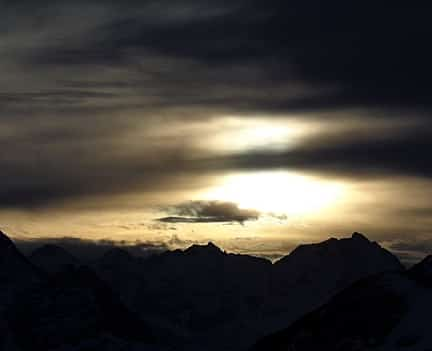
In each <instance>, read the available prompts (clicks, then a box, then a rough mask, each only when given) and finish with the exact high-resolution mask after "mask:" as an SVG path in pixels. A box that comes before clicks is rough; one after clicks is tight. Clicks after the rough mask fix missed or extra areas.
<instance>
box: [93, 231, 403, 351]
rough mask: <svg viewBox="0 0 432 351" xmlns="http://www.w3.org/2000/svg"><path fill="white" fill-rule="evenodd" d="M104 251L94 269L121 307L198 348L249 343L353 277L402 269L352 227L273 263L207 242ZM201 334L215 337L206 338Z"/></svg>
mask: <svg viewBox="0 0 432 351" xmlns="http://www.w3.org/2000/svg"><path fill="white" fill-rule="evenodd" d="M109 257H110V260H108V263H106V262H105V261H106V258H102V259H101V260H100V261H99V262H98V263H97V264H96V265H95V267H97V268H96V270H97V271H98V272H99V274H100V275H101V277H103V279H105V280H106V281H108V282H109V283H110V284H111V286H112V288H113V289H114V290H116V291H118V292H119V294H121V296H122V297H123V301H125V303H126V304H127V305H128V306H129V308H131V309H132V310H135V311H138V312H140V314H141V315H142V316H143V318H144V317H150V319H151V320H153V321H157V322H158V323H159V324H160V325H161V326H164V327H167V328H170V329H171V330H173V331H174V332H176V333H179V334H181V335H185V336H188V335H189V337H190V338H191V339H192V340H193V343H194V344H193V345H191V346H190V347H192V346H195V347H196V348H198V349H199V348H200V347H201V348H202V347H206V348H207V349H220V348H223V349H226V350H228V349H237V348H239V347H242V346H245V345H247V344H251V343H252V342H253V339H254V336H255V338H258V337H259V336H262V335H265V334H266V333H269V332H272V331H275V330H278V329H280V328H283V327H285V326H286V325H287V324H289V323H291V322H293V321H294V320H295V319H297V318H299V317H300V316H302V315H303V314H304V313H306V312H308V311H311V310H313V309H314V308H315V307H317V306H319V305H321V304H323V303H325V302H326V301H327V300H328V299H329V298H330V297H331V296H332V295H334V294H335V293H337V292H338V291H340V290H341V289H343V288H345V287H347V286H349V285H350V284H351V283H352V282H354V281H356V280H358V279H361V278H363V277H366V276H368V275H370V274H375V273H380V272H385V271H400V270H402V269H403V267H402V266H401V264H400V263H399V261H398V260H397V258H396V257H394V256H393V255H392V254H390V253H389V252H388V251H386V250H384V249H383V248H381V247H380V246H379V245H378V244H376V243H373V242H370V241H369V240H368V239H366V237H364V236H363V235H361V234H359V233H354V234H353V235H352V237H351V238H347V239H341V240H337V239H330V240H327V241H324V242H322V243H319V244H311V245H302V246H300V247H298V248H297V249H295V250H294V251H293V252H292V253H291V254H290V255H288V256H286V257H284V258H283V259H281V260H280V261H278V262H277V263H275V264H274V265H272V264H271V263H270V262H269V261H267V260H264V259H259V258H256V257H250V256H247V255H234V254H228V253H225V252H223V251H222V250H221V249H219V248H218V247H217V246H215V245H214V244H212V243H209V244H207V245H192V246H191V247H189V248H188V249H186V250H184V251H182V250H175V251H171V252H165V253H162V254H160V255H155V256H152V257H150V258H148V259H146V260H141V259H137V258H134V257H132V256H130V255H128V254H127V253H124V252H123V253H120V252H118V253H117V254H116V255H109ZM104 262H105V263H104ZM216 336H217V337H216ZM209 338H210V339H211V338H213V339H214V338H216V339H215V340H216V341H215V342H214V343H213V344H212V345H210V346H209V345H206V343H207V339H209Z"/></svg>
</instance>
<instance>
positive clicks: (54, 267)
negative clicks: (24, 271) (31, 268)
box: [29, 244, 80, 273]
mask: <svg viewBox="0 0 432 351" xmlns="http://www.w3.org/2000/svg"><path fill="white" fill-rule="evenodd" d="M29 260H30V261H31V262H32V263H33V264H34V265H35V266H37V267H39V268H40V269H42V270H43V271H44V272H47V273H58V272H60V271H62V270H64V269H65V268H66V267H67V266H73V267H76V266H78V265H79V264H80V262H79V260H78V259H77V258H75V257H74V256H72V255H71V254H70V253H69V252H68V251H66V250H65V249H63V248H62V247H60V246H57V245H52V244H47V245H44V246H42V247H40V248H37V249H36V250H34V251H33V252H32V253H31V255H30V256H29Z"/></svg>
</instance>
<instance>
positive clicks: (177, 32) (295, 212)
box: [0, 0, 432, 257]
mask: <svg viewBox="0 0 432 351" xmlns="http://www.w3.org/2000/svg"><path fill="white" fill-rule="evenodd" d="M431 10H432V8H431V5H428V4H426V3H420V2H419V3H417V2H414V3H407V2H401V1H392V2H387V1H380V2H376V1H374V2H373V1H362V2H358V1H318V0H308V1H288V0H285V1H281V0H266V1H257V0H230V1H224V0H219V1H214V0H201V1H197V0H178V1H165V0H158V1H150V0H149V1H146V0H143V1H127V0H126V1H121V2H120V1H108V0H106V1H102V0H86V1H83V0H76V1H65V0H58V1H55V0H45V1H30V0H22V1H19V2H17V1H8V0H3V1H1V2H0V70H1V75H0V150H1V151H0V170H1V182H0V228H1V229H2V230H4V231H6V232H7V233H9V234H10V235H11V236H12V237H14V238H27V239H31V238H48V237H51V238H53V237H56V238H60V237H73V238H80V239H83V240H87V239H91V240H101V239H108V240H114V241H125V242H140V243H150V244H152V243H154V244H155V245H161V244H163V245H168V246H170V247H182V246H186V245H189V244H190V243H194V242H205V241H209V240H211V241H214V242H216V243H217V244H219V245H221V246H222V247H224V248H226V249H227V250H230V251H235V252H246V253H251V254H261V255H267V256H268V257H273V256H278V255H280V254H284V253H286V252H289V251H290V250H291V249H292V248H293V247H294V246H296V245H298V244H299V243H307V242H315V241H318V240H323V239H326V238H328V237H330V236H336V237H340V236H345V235H347V234H349V233H351V232H353V231H360V232H364V233H365V234H366V235H367V236H368V237H369V238H370V239H372V240H377V241H379V242H380V243H382V244H383V245H385V246H386V247H389V248H391V249H393V250H396V251H398V252H399V253H400V254H401V255H411V256H413V255H418V256H421V255H423V254H425V253H427V252H431V251H432V233H431V230H430V228H431V224H432V216H431V215H432V187H431V185H432V179H431V178H432V163H431V162H430V155H429V153H430V150H431V146H432V138H431V137H432V115H431V112H432V100H431V93H432V91H431V90H432V89H431V85H430V83H431V79H432V69H431V64H430V62H432V49H431V47H430V45H429V42H430V37H431V34H432V33H431V32H432V29H431V26H430V24H429V17H430V13H431Z"/></svg>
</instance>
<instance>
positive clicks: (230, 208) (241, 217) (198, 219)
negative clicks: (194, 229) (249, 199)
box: [158, 201, 260, 224]
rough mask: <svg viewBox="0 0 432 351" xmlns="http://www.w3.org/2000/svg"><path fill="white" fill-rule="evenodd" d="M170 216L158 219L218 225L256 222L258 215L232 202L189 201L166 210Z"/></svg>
mask: <svg viewBox="0 0 432 351" xmlns="http://www.w3.org/2000/svg"><path fill="white" fill-rule="evenodd" d="M167 212H168V213H170V214H171V215H172V216H169V217H163V218H159V219H158V221H160V222H166V223H218V222H238V223H241V224H243V223H244V222H246V221H251V220H257V219H258V218H259V216H260V213H259V212H258V211H256V210H250V209H241V208H239V207H238V205H236V204H234V203H232V202H222V201H191V202H187V203H184V204H180V205H176V206H172V207H170V208H169V209H167Z"/></svg>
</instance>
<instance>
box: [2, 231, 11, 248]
mask: <svg viewBox="0 0 432 351" xmlns="http://www.w3.org/2000/svg"><path fill="white" fill-rule="evenodd" d="M10 246H13V242H12V240H11V239H9V237H8V236H7V235H6V234H5V233H3V232H2V231H1V230H0V247H10Z"/></svg>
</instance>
